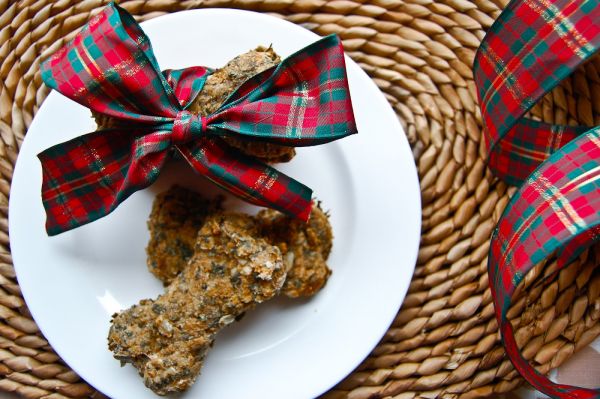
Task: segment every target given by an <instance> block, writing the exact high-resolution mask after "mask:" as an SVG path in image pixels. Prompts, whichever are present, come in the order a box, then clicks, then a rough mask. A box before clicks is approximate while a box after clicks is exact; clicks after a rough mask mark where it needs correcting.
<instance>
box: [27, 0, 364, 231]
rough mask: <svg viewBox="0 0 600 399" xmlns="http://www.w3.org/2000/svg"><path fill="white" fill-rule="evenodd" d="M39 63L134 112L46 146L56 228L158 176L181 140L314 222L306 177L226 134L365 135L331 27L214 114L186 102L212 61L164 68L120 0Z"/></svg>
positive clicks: (254, 195) (240, 183)
mask: <svg viewBox="0 0 600 399" xmlns="http://www.w3.org/2000/svg"><path fill="white" fill-rule="evenodd" d="M41 71H42V79H43V80H44V82H45V83H46V84H47V85H48V86H50V87H51V88H53V89H55V90H57V91H59V92H60V93H62V94H63V95H65V96H67V97H69V98H70V99H72V100H74V101H76V102H78V103H79V104H82V105H84V106H86V107H88V108H90V109H91V110H93V111H96V112H98V113H100V114H104V115H108V116H110V117H113V118H116V119H118V120H119V121H120V122H125V123H121V124H119V125H118V126H123V127H115V128H111V129H105V130H101V131H96V132H93V133H89V134H86V135H83V136H80V137H77V138H75V139H73V140H70V141H67V142H65V143H62V144H58V145H56V146H53V147H51V148H49V149H47V150H45V151H43V152H42V153H40V154H39V156H38V157H39V159H40V161H41V163H42V170H43V183H42V200H43V203H44V207H45V209H46V214H47V220H46V230H47V232H48V234H49V235H55V234H58V233H61V232H63V231H66V230H69V229H72V228H75V227H78V226H80V225H82V224H85V223H89V222H91V221H93V220H96V219H98V218H101V217H103V216H105V215H107V214H108V213H110V212H112V211H113V210H114V209H115V208H116V207H117V206H118V205H119V204H120V203H121V202H122V201H124V200H125V199H126V198H127V197H129V195H131V194H132V193H133V192H135V191H137V190H140V189H142V188H145V187H147V186H149V185H150V184H152V183H153V182H154V181H155V180H156V178H157V177H158V175H159V173H160V170H161V169H162V167H163V165H164V164H165V162H166V161H167V159H168V158H170V157H171V156H172V154H173V151H172V149H173V148H174V149H175V150H176V151H177V152H178V153H179V154H180V155H181V156H182V157H183V158H184V159H186V160H187V161H188V163H189V164H190V165H191V166H192V168H193V169H194V170H196V171H197V172H198V173H200V174H202V175H204V176H206V177H207V178H208V179H210V180H211V181H212V182H214V183H216V184H217V185H219V186H221V187H222V188H224V189H226V190H228V191H230V192H231V193H233V194H235V195H237V196H239V197H241V198H243V199H245V200H246V201H248V202H251V203H253V204H256V205H260V206H267V207H271V208H275V209H278V210H280V211H282V212H285V213H287V214H290V215H293V216H295V217H298V218H301V219H303V220H307V219H308V216H309V214H310V209H311V195H312V191H311V190H310V189H309V188H308V187H306V186H304V185H302V184H301V183H299V182H297V181H295V180H294V179H292V178H290V177H288V176H286V175H284V174H282V173H280V172H278V171H277V170H275V169H273V168H271V167H270V166H268V165H265V164H263V163H261V162H259V161H258V160H256V159H254V158H252V157H249V156H245V155H243V154H242V153H240V152H238V151H237V150H234V149H233V148H231V147H229V146H227V145H226V144H225V143H224V141H223V140H222V139H221V138H220V137H219V136H228V135H238V136H241V137H248V138H251V139H255V140H263V141H269V142H273V143H277V144H282V145H290V146H310V145H317V144H323V143H327V142H329V141H332V140H337V139H340V138H342V137H345V136H347V135H350V134H354V133H356V125H355V122H354V115H353V111H352V104H351V101H350V93H349V90H348V83H347V79H346V69H345V62H344V54H343V48H342V45H341V43H340V41H339V39H338V38H337V36H334V35H331V36H327V37H325V38H323V39H321V40H319V41H317V42H315V43H313V44H311V45H309V46H308V47H306V48H304V49H302V50H300V51H298V52H297V53H295V54H293V55H292V56H290V57H288V58H287V59H285V60H283V61H282V62H281V64H280V65H278V66H277V67H274V68H271V69H268V70H266V71H264V72H262V73H260V74H258V75H256V76H255V77H253V78H251V79H250V80H248V81H247V82H245V83H244V84H243V85H242V86H241V87H240V88H239V89H238V90H237V91H236V92H235V93H233V94H232V95H231V96H230V97H229V98H228V99H227V100H226V101H225V103H224V104H223V105H221V107H220V108H219V109H218V110H217V111H216V112H215V113H213V114H211V115H208V116H206V117H203V116H199V115H193V114H191V113H190V112H189V111H186V108H187V106H188V105H190V103H191V102H192V101H193V100H194V98H195V97H196V95H197V94H198V93H199V92H200V90H202V86H203V84H204V81H205V79H206V77H207V76H208V74H209V73H210V72H211V71H210V70H209V69H207V68H203V67H192V68H186V69H183V70H168V71H164V72H161V71H160V69H159V67H158V63H157V61H156V58H155V56H154V53H153V51H152V46H151V44H150V41H149V40H148V37H147V36H146V35H145V34H144V32H143V31H142V29H141V27H140V26H139V25H138V24H137V23H136V22H135V20H134V19H133V17H132V16H131V15H130V14H129V13H127V11H125V10H124V9H122V8H120V7H119V6H117V5H115V4H114V3H111V4H109V5H108V6H107V7H106V8H105V9H104V10H103V11H102V12H101V13H100V14H98V15H97V16H95V17H94V18H92V19H91V20H90V21H89V22H88V24H87V25H86V26H84V27H83V29H82V30H81V32H79V34H78V35H77V36H75V38H74V39H73V40H72V41H71V42H70V43H68V44H67V45H66V46H64V47H63V48H61V49H60V50H59V51H58V52H56V53H55V54H54V55H53V56H52V57H51V58H49V59H48V60H46V61H45V62H44V63H43V64H42V66H41Z"/></svg>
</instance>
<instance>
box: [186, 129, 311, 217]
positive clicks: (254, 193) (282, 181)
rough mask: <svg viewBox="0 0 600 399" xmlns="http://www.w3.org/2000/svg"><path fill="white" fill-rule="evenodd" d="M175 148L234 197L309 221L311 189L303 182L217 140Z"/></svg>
mask: <svg viewBox="0 0 600 399" xmlns="http://www.w3.org/2000/svg"><path fill="white" fill-rule="evenodd" d="M177 148H178V150H179V152H180V153H181V155H182V156H183V157H184V158H185V159H186V160H187V162H188V163H189V164H190V165H191V166H192V168H194V170H196V172H198V173H200V174H201V175H203V176H206V177H207V178H208V179H209V180H211V181H212V182H213V183H215V184H217V185H218V186H220V187H221V188H223V189H225V190H227V191H229V192H230V193H232V194H234V195H235V196H237V197H239V198H241V199H243V200H245V201H247V202H250V203H252V204H254V205H258V206H263V207H269V208H274V209H277V210H279V211H281V212H283V213H285V214H287V215H290V216H293V217H295V218H298V219H301V220H303V221H307V220H308V217H309V215H310V211H311V209H312V199H311V197H312V190H311V189H310V188H308V187H306V186H305V185H303V184H302V183H300V182H298V181H296V180H294V179H292V178H291V177H289V176H287V175H285V174H283V173H281V172H278V171H277V170H275V169H274V168H272V167H270V166H269V165H266V164H264V163H262V162H259V161H257V160H256V159H254V158H251V157H248V156H246V155H244V154H242V153H241V152H238V151H237V150H234V149H233V148H231V147H230V146H228V145H227V144H225V143H224V142H223V141H222V140H221V139H219V138H208V137H203V138H201V139H200V140H198V141H197V142H194V143H193V144H188V145H186V146H178V147H177Z"/></svg>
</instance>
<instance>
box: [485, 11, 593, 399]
mask: <svg viewBox="0 0 600 399" xmlns="http://www.w3.org/2000/svg"><path fill="white" fill-rule="evenodd" d="M598 49H600V3H599V1H598V0H587V1H574V0H529V1H522V0H513V1H512V2H511V3H510V4H509V5H508V6H507V7H506V9H505V10H504V11H503V12H502V14H501V15H500V16H499V17H498V19H497V20H496V21H495V23H494V24H493V26H492V27H491V28H490V30H489V31H488V33H487V35H486V36H485V38H484V40H483V42H482V43H481V46H480V48H479V50H478V52H477V54H476V57H475V64H474V71H475V81H476V84H477V87H478V95H479V103H480V105H481V112H482V117H483V121H484V125H485V127H486V130H485V141H486V144H487V148H488V151H489V166H490V167H491V168H492V170H493V171H494V172H495V173H496V174H497V175H498V176H499V177H500V178H502V179H504V180H505V181H507V182H508V183H512V184H522V185H521V187H520V188H519V190H518V191H517V192H516V193H515V195H514V196H513V197H512V199H511V201H510V203H509V204H508V206H507V207H506V209H505V211H504V214H503V215H502V217H501V218H500V220H499V222H498V225H497V227H496V229H495V230H494V233H493V235H492V242H491V246H490V253H489V257H488V271H489V279H490V287H491V291H492V296H493V298H494V303H495V305H496V316H497V318H498V324H499V325H500V332H501V335H502V339H503V341H504V344H505V347H506V351H507V354H508V356H509V358H510V359H511V361H512V363H513V364H514V366H515V368H516V369H517V370H518V371H519V373H521V375H522V376H523V377H524V378H525V379H526V380H527V381H528V382H529V383H530V384H531V385H533V386H534V387H536V388H537V389H538V390H540V391H542V392H543V393H545V394H547V395H549V396H551V397H555V398H600V390H593V389H584V388H578V387H573V386H569V385H558V384H554V383H552V382H550V381H549V380H548V379H547V378H546V377H544V376H543V375H541V374H539V373H538V372H537V371H535V370H534V369H533V368H532V367H531V366H530V365H529V363H528V362H527V360H526V359H524V358H523V356H522V355H521V354H520V352H519V349H518V347H517V343H516V340H515V336H514V332H513V329H512V326H511V324H510V322H509V321H508V319H507V312H508V309H509V307H510V305H511V297H512V295H513V293H514V291H515V289H516V287H517V286H518V285H519V283H520V282H521V281H522V280H523V278H524V276H525V275H526V274H527V272H528V271H529V270H530V269H531V268H533V267H534V266H535V265H536V264H538V263H539V262H541V261H543V260H544V259H547V258H549V257H550V256H552V255H553V254H556V256H557V266H558V270H560V269H561V268H563V267H564V266H566V265H567V264H569V263H570V262H571V261H572V260H573V259H574V258H575V257H577V256H578V255H579V254H581V253H582V251H584V250H585V249H586V248H587V247H589V246H590V245H592V244H593V243H594V242H596V241H597V240H598V237H600V126H598V127H595V128H589V127H581V126H578V127H573V126H556V125H550V124H546V123H542V122H539V121H535V120H532V119H529V118H526V117H524V114H525V113H526V112H527V111H528V110H529V109H530V108H531V107H532V106H533V105H534V104H535V103H536V102H537V101H538V100H539V99H540V98H541V97H543V95H544V94H545V93H547V92H549V91H550V90H552V89H553V88H554V87H555V86H556V85H557V84H558V83H559V82H560V81H561V80H562V79H564V78H565V77H567V76H568V75H570V74H571V73H572V72H573V70H574V69H576V68H577V66H578V65H580V64H581V63H582V62H584V61H585V60H586V59H589V58H590V57H591V56H592V55H593V54H594V53H595V52H596V51H597V50H598Z"/></svg>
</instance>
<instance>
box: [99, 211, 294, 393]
mask: <svg viewBox="0 0 600 399" xmlns="http://www.w3.org/2000/svg"><path fill="white" fill-rule="evenodd" d="M254 229H255V224H254V221H253V219H252V218H251V217H249V216H246V215H241V214H224V213H217V214H214V215H211V216H209V217H208V218H207V220H206V221H205V222H204V224H203V226H202V228H201V229H200V231H199V232H198V236H197V241H196V248H195V252H194V255H193V256H192V258H191V259H190V260H189V263H188V265H187V267H186V268H184V270H183V271H182V273H180V274H179V275H178V276H177V278H175V279H174V280H173V282H172V283H171V284H170V285H169V286H168V287H167V288H166V291H165V293H164V294H163V295H161V296H159V297H158V298H157V299H155V300H152V299H145V300H142V301H140V303H139V304H138V305H134V306H132V307H131V308H129V309H127V310H124V311H123V312H121V313H118V314H115V315H114V316H113V320H112V325H111V328H110V332H109V336H108V341H109V348H110V350H111V351H113V352H114V356H115V358H117V359H119V360H121V362H122V363H127V362H129V363H132V364H133V366H134V367H136V368H137V369H138V372H139V373H140V375H141V376H142V377H143V379H144V383H145V384H146V386H147V387H148V388H150V389H152V390H153V391H154V392H156V393H157V394H159V395H165V394H168V393H171V392H180V391H183V390H185V389H187V388H188V387H189V386H190V385H191V384H192V383H193V382H194V380H195V378H196V376H197V375H198V374H199V372H200V369H201V367H202V361H203V359H204V356H205V355H206V352H207V350H208V349H209V348H210V347H211V345H212V343H213V340H214V339H215V335H216V334H217V332H218V331H219V330H220V329H221V328H223V327H224V326H226V325H228V324H230V323H232V322H233V321H234V320H235V319H236V317H238V316H240V315H241V314H243V313H244V312H246V311H247V310H249V309H251V308H252V307H254V305H255V304H257V303H261V302H263V301H265V300H268V299H269V298H271V297H273V296H274V295H276V294H277V293H278V292H279V290H280V288H281V286H282V285H283V283H284V281H285V277H286V271H285V268H284V267H283V262H282V257H281V252H280V250H279V248H277V247H276V246H272V245H270V244H268V243H267V242H266V241H265V240H263V239H257V238H253V235H255V233H256V231H255V230H254Z"/></svg>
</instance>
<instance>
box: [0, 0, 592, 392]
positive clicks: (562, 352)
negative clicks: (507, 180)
mask: <svg viewBox="0 0 600 399" xmlns="http://www.w3.org/2000/svg"><path fill="white" fill-rule="evenodd" d="M106 3H107V1H100V0H89V1H82V2H76V1H71V0H61V1H57V2H53V1H33V0H23V1H12V2H11V1H6V0H4V1H2V0H0V61H1V65H0V78H1V79H0V376H1V377H0V390H4V391H9V392H16V393H18V394H20V395H22V396H23V397H26V398H32V399H33V398H83V397H102V395H101V394H100V393H97V392H95V390H94V389H93V388H91V387H90V386H89V385H87V384H86V383H85V382H83V381H81V380H80V379H79V377H78V376H77V375H76V374H75V373H74V372H73V371H71V370H70V369H69V368H68V366H66V365H65V364H64V363H62V362H61V360H60V358H59V357H58V356H57V355H56V354H55V353H54V352H53V351H52V349H51V348H50V346H49V345H48V343H47V341H46V340H45V339H44V338H43V337H42V336H41V334H40V333H39V330H38V328H37V326H36V324H35V322H34V321H33V320H32V318H31V315H30V314H29V313H28V311H27V308H26V305H25V303H24V301H23V298H22V296H21V293H20V290H19V286H18V283H17V281H16V277H15V272H14V268H13V266H12V259H11V255H10V244H9V238H8V196H9V191H10V182H11V178H12V171H13V167H14V164H15V161H16V158H17V154H18V151H19V147H20V144H21V143H22V140H23V138H24V136H25V133H26V130H27V127H28V126H29V124H30V123H31V121H32V119H33V116H34V115H35V112H36V111H37V109H38V108H39V106H40V105H41V103H42V102H43V100H44V98H45V97H46V96H47V94H48V89H46V87H45V86H44V85H43V84H42V82H41V78H40V74H39V69H38V64H39V61H40V60H41V59H43V58H45V57H46V56H48V55H49V54H50V53H52V52H53V51H55V50H56V49H58V48H59V47H60V46H62V45H63V44H64V43H65V41H67V40H69V39H70V38H71V37H72V36H73V35H74V33H75V32H76V31H77V30H78V29H79V28H80V27H81V26H82V25H83V24H84V23H85V22H86V21H87V20H88V19H89V18H90V16H91V15H93V14H95V13H96V12H98V11H99V10H100V9H101V8H102V7H103V6H104V5H105V4H106ZM505 4H506V0H497V1H490V0H474V1H468V0H443V1H434V0H371V1H366V0H335V1H325V0H299V1H292V0H268V1H258V0H206V1H204V0H188V1H181V2H180V1H175V0H148V1H144V0H133V1H122V2H121V5H122V6H123V7H124V8H126V9H127V10H128V11H129V12H131V13H132V14H133V15H135V16H136V18H138V19H139V20H146V19H150V18H154V17H156V16H159V15H162V14H164V13H168V12H173V11H178V10H185V9H192V8H199V7H233V8H242V9H248V10H255V11H261V12H268V13H272V14H274V15H277V16H279V17H282V18H285V19H287V20H289V21H291V22H294V23H297V24H301V25H302V26H304V27H306V28H308V29H310V30H313V31H314V32H316V33H318V34H321V35H325V34H330V33H337V34H338V35H339V36H340V37H341V38H342V39H343V41H344V47H345V49H346V51H347V53H348V54H349V55H350V56H351V57H352V58H353V59H354V60H355V61H357V62H358V63H359V65H360V66H361V67H362V68H363V69H364V70H365V71H367V73H368V74H369V75H370V76H371V77H372V78H373V80H374V81H375V82H376V84H377V85H378V86H379V88H380V89H381V90H382V92H383V93H384V94H385V96H386V98H387V99H388V101H389V102H390V104H391V105H392V106H393V108H394V109H395V111H396V112H397V114H398V117H399V118H400V120H401V122H402V125H403V127H404V129H405V132H406V134H407V136H408V138H409V141H410V143H411V146H412V149H413V155H414V157H415V161H416V163H417V167H418V171H419V177H420V180H421V193H422V201H423V232H422V237H421V249H420V251H419V257H418V263H417V267H416V270H415V275H414V277H413V281H412V283H411V286H410V288H409V292H408V294H407V296H406V299H405V302H404V305H403V307H402V309H401V310H400V312H399V313H398V315H397V317H396V319H395V320H394V322H393V324H392V326H391V327H390V329H389V330H388V332H387V333H386V335H385V337H384V338H383V340H382V341H381V343H380V344H379V345H378V346H377V347H376V348H375V349H374V351H373V352H372V353H371V355H370V356H369V357H368V358H367V359H365V361H364V362H363V363H362V364H361V365H360V366H359V367H358V369H357V370H356V371H354V372H353V373H352V374H351V375H349V376H348V377H347V378H346V379H345V380H344V381H342V382H341V383H339V384H338V385H337V386H336V387H335V388H334V389H332V390H331V391H330V392H328V393H327V394H326V395H325V396H324V397H325V398H330V399H337V398H354V399H361V398H364V399H366V398H389V397H392V398H414V397H431V398H433V397H452V398H454V397H457V398H458V397H461V398H470V397H481V396H487V395H491V394H494V393H501V392H507V391H510V390H512V389H514V388H515V387H517V386H518V385H519V384H520V383H521V382H522V381H521V379H520V377H519V376H518V374H517V373H516V371H515V370H514V369H513V367H512V365H511V363H510V362H509V360H508V359H507V358H506V356H505V354H504V350H503V348H502V346H501V344H500V341H499V336H498V327H497V324H496V319H495V316H494V311H493V305H492V300H491V295H490V291H489V288H488V280H487V269H486V265H487V252H488V249H489V238H490V235H491V232H492V229H493V227H494V226H495V224H496V222H497V220H498V218H499V216H500V214H501V212H502V210H503V209H504V207H505V206H506V204H507V202H508V199H509V198H510V195H511V194H512V193H513V192H514V189H513V188H511V187H507V186H506V185H505V184H504V183H502V182H499V181H498V180H496V179H495V178H494V177H493V176H492V175H491V173H490V171H489V170H487V169H486V167H485V163H484V156H485V154H484V152H483V147H482V142H481V126H482V125H481V118H480V114H479V110H478V107H477V100H476V98H477V96H476V93H475V86H474V83H473V76H472V71H471V66H472V63H473V58H474V55H475V50H476V48H477V46H478V45H479V42H480V41H481V39H482V38H483V36H484V34H485V30H486V29H487V28H489V27H490V26H491V24H492V22H493V20H494V18H495V17H496V16H497V15H498V14H499V13H500V10H501V9H502V7H503V6H504V5H505ZM599 93H600V57H595V58H593V59H592V60H591V61H590V62H588V63H586V64H585V65H584V66H582V67H581V68H580V69H579V70H578V71H577V72H576V73H575V74H574V75H573V76H571V77H570V78H568V79H567V80H565V81H564V82H563V83H562V84H561V85H560V86H559V87H557V88H556V89H555V90H553V91H552V93H550V94H549V95H547V96H546V97H544V99H543V100H542V101H541V102H540V103H539V104H537V105H536V107H534V109H533V110H532V111H531V114H532V116H533V117H535V118H538V119H541V120H544V121H546V122H550V123H555V124H585V125H589V126H592V125H600V94H599ZM598 263H600V253H599V251H597V250H595V249H592V250H590V251H588V252H586V253H584V254H583V255H582V256H581V257H580V258H579V259H578V260H576V261H575V262H574V263H573V264H571V265H570V266H568V267H567V268H566V269H564V270H562V271H561V272H560V273H558V275H557V276H556V277H555V278H552V279H548V278H546V277H547V276H551V275H552V272H553V270H554V268H555V264H554V263H553V262H550V263H548V264H545V265H538V266H537V267H536V268H535V269H534V270H533V271H532V272H531V273H529V274H528V275H527V276H526V278H525V282H524V283H522V284H521V285H520V286H519V289H518V292H517V293H516V298H515V301H514V305H513V307H512V308H511V311H510V313H509V319H510V320H511V322H512V323H513V325H514V327H515V331H516V338H517V342H518V343H519V345H520V347H521V348H522V350H523V353H524V355H525V357H526V358H527V359H529V360H530V361H531V362H532V364H534V365H535V366H536V367H537V368H538V369H539V370H541V371H542V372H548V371H549V370H550V369H551V368H554V367H557V366H558V365H560V364H561V363H563V362H564V361H565V360H567V359H568V358H569V357H570V356H571V355H572V354H573V353H574V352H575V351H576V350H577V349H579V348H581V347H583V346H585V345H587V344H588V343H589V342H591V341H592V340H593V339H594V338H595V337H597V336H598V335H600V323H599V320H600V272H599V271H598V270H596V268H595V266H596V265H597V264H598ZM349 350H350V349H349Z"/></svg>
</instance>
